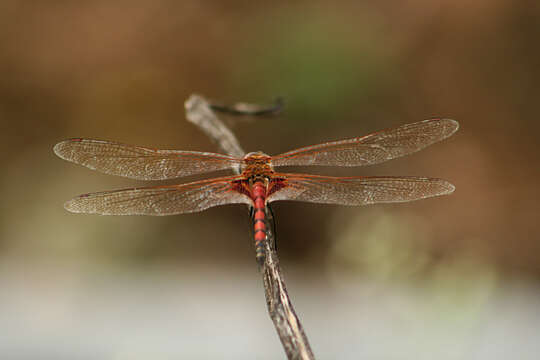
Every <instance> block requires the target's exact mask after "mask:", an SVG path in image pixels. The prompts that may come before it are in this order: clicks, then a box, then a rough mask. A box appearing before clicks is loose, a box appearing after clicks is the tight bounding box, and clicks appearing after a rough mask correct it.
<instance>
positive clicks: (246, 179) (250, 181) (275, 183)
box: [54, 118, 459, 263]
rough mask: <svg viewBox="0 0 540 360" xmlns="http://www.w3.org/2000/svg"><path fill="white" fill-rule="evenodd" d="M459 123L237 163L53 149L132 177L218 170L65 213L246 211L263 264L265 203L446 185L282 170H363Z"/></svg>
mask: <svg viewBox="0 0 540 360" xmlns="http://www.w3.org/2000/svg"><path fill="white" fill-rule="evenodd" d="M458 128H459V124H458V122H456V121H455V120H451V119H440V118H437V119H429V120H424V121H419V122H415V123H410V124H405V125H402V126H399V127H395V128H391V129H386V130H382V131H379V132H375V133H371V134H369V135H366V136H362V137H356V138H352V139H346V140H339V141H331V142H326V143H322V144H318V145H312V146H307V147H302V148H299V149H296V150H292V151H288V152H286V153H283V154H280V155H276V156H269V155H266V154H264V153H263V152H260V151H258V152H251V153H249V154H247V155H245V156H244V157H243V158H239V157H233V156H229V155H224V154H218V153H210V152H198V151H181V150H160V149H153V148H146V147H140V146H133V145H126V144H122V143H118V142H111V141H103V140H93V139H83V138H74V139H68V140H65V141H62V142H60V143H58V144H56V145H55V146H54V152H55V153H56V155H58V156H59V157H60V158H62V159H65V160H67V161H71V162H74V163H76V164H80V165H83V166H86V167H87V168H90V169H92V170H96V171H100V172H103V173H106V174H111V175H117V176H123V177H127V178H131V179H137V180H166V179H175V178H180V177H183V176H189V175H195V174H202V173H208V172H213V171H219V170H226V169H229V170H233V171H235V172H236V175H230V176H223V177H216V178H211V179H205V180H199V181H195V182H190V183H184V184H177V185H166V186H152V187H135V188H130V189H122V190H114V191H105V192H95V193H89V194H83V195H80V196H77V197H75V198H74V199H72V200H69V201H67V202H66V203H65V204H64V207H65V209H66V210H68V211H70V212H74V213H87V214H101V215H158V216H161V215H175V214H185V213H193V212H198V211H203V210H205V209H208V208H211V207H214V206H219V205H226V204H247V205H249V206H250V207H251V209H252V220H253V230H254V232H253V234H254V235H253V237H254V242H255V253H256V259H257V261H259V263H261V262H263V261H264V258H265V255H264V242H265V241H266V240H267V238H268V236H269V219H271V214H270V210H269V204H270V203H272V202H274V201H280V200H294V201H303V202H310V203H320V204H339V205H353V206H354V205H368V204H378V203H396V202H408V201H414V200H420V199H425V198H429V197H434V196H440V195H447V194H451V193H452V192H453V191H454V189H455V187H454V185H452V184H451V183H449V182H448V181H446V180H443V179H438V178H428V177H416V176H407V177H399V176H353V177H332V176H321V175H309V174H299V173H287V172H278V171H276V170H274V169H275V168H281V167H284V166H310V165H313V166H346V167H351V166H363V165H373V164H378V163H382V162H385V161H388V160H391V159H395V158H399V157H401V156H405V155H408V154H412V153H414V152H417V151H419V150H422V149H423V148H425V147H427V146H429V145H432V144H434V143H436V142H439V141H441V140H443V139H446V138H447V137H449V136H451V135H452V134H454V133H455V132H456V131H457V130H458Z"/></svg>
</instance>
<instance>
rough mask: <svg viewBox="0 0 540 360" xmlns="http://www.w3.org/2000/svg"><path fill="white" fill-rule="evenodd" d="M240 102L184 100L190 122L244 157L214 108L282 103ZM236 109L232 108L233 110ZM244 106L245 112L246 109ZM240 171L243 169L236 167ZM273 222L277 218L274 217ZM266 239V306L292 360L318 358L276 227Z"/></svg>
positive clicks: (260, 110)
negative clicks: (284, 269) (282, 262)
mask: <svg viewBox="0 0 540 360" xmlns="http://www.w3.org/2000/svg"><path fill="white" fill-rule="evenodd" d="M248 105H249V106H247V107H246V104H243V103H240V104H236V105H233V106H232V107H225V106H222V105H213V104H211V103H209V102H208V101H207V100H205V99H204V98H203V97H201V96H198V95H192V96H191V97H190V98H189V99H188V100H187V101H186V103H185V108H186V117H187V119H188V121H190V122H192V123H194V124H196V125H197V126H199V127H200V128H201V129H202V130H203V131H204V132H205V133H206V134H207V135H208V136H209V137H210V138H211V139H212V140H214V141H216V142H217V144H218V145H219V147H220V148H221V149H222V150H223V151H224V152H226V153H227V154H229V155H231V156H235V157H243V156H244V154H245V153H244V151H243V150H242V148H241V147H240V144H239V143H238V140H237V139H236V137H235V136H234V134H233V133H232V132H231V131H230V130H229V129H228V128H227V127H226V126H225V125H224V124H223V122H221V120H219V118H218V117H217V116H216V115H215V113H214V112H213V111H212V109H215V110H218V111H224V112H228V113H233V114H237V113H238V115H241V114H242V115H245V114H249V115H254V114H267V113H275V112H276V111H280V110H281V107H282V102H280V101H277V102H276V105H275V106H274V107H269V108H264V107H260V106H257V105H252V104H248ZM231 109H233V111H230V110H231ZM242 109H244V110H245V111H243V110H242ZM237 172H238V173H239V172H240V169H237ZM271 221H272V222H273V221H274V220H273V219H271ZM267 231H268V233H267V240H266V241H265V243H264V252H265V261H264V263H263V264H262V266H261V272H262V274H263V283H264V291H265V296H266V305H267V308H268V313H269V315H270V318H271V319H272V321H273V322H274V326H275V328H276V330H277V333H278V335H279V338H280V340H281V343H282V344H283V348H284V349H285V353H286V354H287V358H288V359H289V360H292V359H294V360H297V359H298V360H311V359H315V357H314V356H313V352H312V351H311V348H310V346H309V342H308V339H307V337H306V335H305V333H304V329H303V327H302V324H301V323H300V320H299V319H298V316H296V313H295V311H294V308H293V306H292V303H291V301H290V298H289V294H288V293H287V289H286V287H285V282H284V280H283V276H282V274H281V269H280V267H279V259H278V257H277V253H276V251H275V234H274V231H273V228H272V227H271V226H270V227H268V230H267Z"/></svg>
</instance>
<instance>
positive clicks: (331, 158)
mask: <svg viewBox="0 0 540 360" xmlns="http://www.w3.org/2000/svg"><path fill="white" fill-rule="evenodd" d="M458 128H459V124H458V122H457V121H455V120H450V119H431V120H424V121H420V122H416V123H412V124H406V125H403V126H400V127H397V128H393V129H388V130H383V131H380V132H376V133H373V134H370V135H366V136H363V137H359V138H354V139H348V140H340V141H333V142H328V143H324V144H319V145H313V146H308V147H304V148H301V149H297V150H293V151H289V152H286V153H284V154H281V155H277V156H273V157H272V160H271V161H272V165H273V166H289V165H328V166H360V165H371V164H377V163H381V162H384V161H387V160H390V159H395V158H398V157H400V156H404V155H408V154H411V153H414V152H416V151H419V150H422V149H423V148H425V147H426V146H429V145H431V144H433V143H436V142H438V141H441V140H443V139H445V138H447V137H449V136H451V135H452V134H453V133H455V132H456V131H457V129H458Z"/></svg>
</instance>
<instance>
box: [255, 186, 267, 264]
mask: <svg viewBox="0 0 540 360" xmlns="http://www.w3.org/2000/svg"><path fill="white" fill-rule="evenodd" d="M265 203H266V188H265V186H264V184H263V183H262V182H255V183H254V184H253V210H254V213H253V230H254V231H255V232H254V238H255V256H256V259H257V262H258V263H259V264H262V263H263V262H264V241H265V240H266V236H267V226H266V224H267V220H266V211H265V210H266V204H265Z"/></svg>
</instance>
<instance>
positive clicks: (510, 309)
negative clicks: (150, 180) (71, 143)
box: [0, 0, 540, 360]
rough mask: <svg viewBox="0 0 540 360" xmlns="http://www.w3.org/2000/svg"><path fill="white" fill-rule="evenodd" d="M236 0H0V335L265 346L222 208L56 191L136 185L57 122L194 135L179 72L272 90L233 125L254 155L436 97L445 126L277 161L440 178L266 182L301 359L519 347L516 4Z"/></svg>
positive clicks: (525, 111) (528, 177) (265, 354)
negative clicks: (402, 197) (288, 196)
mask: <svg viewBox="0 0 540 360" xmlns="http://www.w3.org/2000/svg"><path fill="white" fill-rule="evenodd" d="M249 4H250V5H246V4H244V3H243V2H237V1H228V2H199V1H181V2H179V1H172V0H171V1H164V0H161V1H153V2H147V1H139V0H136V1H115V2H111V1H94V2H91V3H88V4H86V5H83V4H81V3H79V2H65V1H49V2H23V1H3V2H1V4H0V28H1V31H0V79H1V81H0V124H2V131H1V132H0V137H1V140H2V141H1V142H0V165H1V169H2V170H1V171H0V196H1V199H2V202H1V204H2V205H1V206H0V358H1V359H25V360H26V359H60V360H62V359H89V360H90V359H91V360H94V359H113V360H120V359H122V360H123V359H276V358H284V353H283V350H282V349H281V345H280V344H279V340H278V338H277V335H276V334H275V332H274V329H273V325H272V323H271V321H270V319H269V317H268V314H267V313H266V307H265V301H264V295H263V289H262V281H261V279H260V276H259V274H258V273H257V270H256V264H255V260H254V251H253V247H252V244H251V239H250V238H249V231H248V230H249V219H248V216H247V213H246V209H245V208H244V207H242V206H224V207H219V208H213V209H210V210H208V211H205V212H203V213H198V214H190V215H182V216H173V217H162V218H152V217H100V216H83V215H73V214H69V213H67V212H65V211H64V210H63V208H62V204H63V202H64V201H66V200H68V199H69V198H71V197H73V196H75V195H77V194H81V193H85V192H91V191H100V190H106V189H115V188H121V187H131V186H140V185H142V184H143V183H142V182H137V181H131V180H126V179H121V178H116V177H112V176H106V175H102V174H98V173H94V172H92V171H90V170H88V169H86V168H83V167H79V166H75V165H73V164H70V163H67V162H65V161H62V160H60V159H58V158H57V157H55V156H54V154H53V152H52V147H53V146H54V144H55V143H56V142H58V141H60V140H62V139H65V138H69V137H90V138H98V139H107V140H116V141H120V142H124V143H131V144H138V145H143V146H153V147H160V148H168V149H182V150H200V151H215V150H216V148H215V147H214V145H213V144H212V143H211V142H210V141H209V140H208V139H207V138H205V136H204V135H203V134H202V133H200V132H199V131H198V130H197V129H196V128H195V127H194V126H193V125H191V124H189V123H188V122H186V121H185V120H184V108H183V102H184V100H185V99H186V98H187V97H188V96H189V95H190V94H191V93H193V92H198V93H201V94H203V95H205V96H208V97H209V98H213V99H217V100H223V101H226V102H232V101H237V100H244V101H252V102H270V101H271V100H272V99H273V98H274V97H275V96H283V97H284V98H285V100H286V109H285V112H284V113H283V114H282V115H280V116H279V117H275V118H264V119H256V120H255V119H245V121H241V122H240V123H237V124H236V125H235V126H234V131H235V132H236V134H237V135H238V138H239V140H240V142H241V144H242V146H243V147H244V148H245V149H246V150H248V151H256V150H262V151H264V152H266V153H268V154H277V153H280V152H284V151H288V150H291V149H294V148H297V147H301V146H306V145H311V144H316V143H319V142H323V141H329V140H337V139H341V138H348V137H355V136H361V135H364V134H367V133H369V132H372V131H376V130H380V129H383V128H387V127H392V126H398V125H401V124H404V123H408V122H415V121H419V120H423V119H427V118H430V117H433V116H444V117H449V118H454V119H456V120H458V121H459V122H460V124H461V129H460V130H459V132H458V133H457V134H456V135H454V136H453V137H452V138H450V139H448V140H446V141H444V142H442V143H440V144H436V145H434V146H432V147H431V148H428V149H426V150H424V151H422V152H421V153H418V154H415V155H413V156H410V157H407V158H403V159H399V160H394V161H391V162H389V163H387V164H382V165H378V166H373V167H367V168H356V169H354V168H351V169H338V168H326V167H325V168H315V169H307V168H298V169H290V170H291V171H293V170H294V171H306V172H307V171H311V172H312V173H318V174H326V175H336V176H337V175H343V176H354V175H420V176H432V177H441V178H445V179H448V180H449V181H451V182H452V183H454V184H455V185H456V188H457V190H456V192H455V193H454V194H453V195H452V196H450V197H441V198H435V199H429V200H425V201H421V202H415V203H409V204H396V205H384V206H372V207H363V208H345V207H339V206H326V205H315V204H302V203H293V202H280V203H276V205H275V206H274V212H275V215H276V219H277V236H278V253H279V255H280V258H281V260H282V267H283V270H284V275H285V278H286V280H287V285H288V288H289V291H290V295H291V297H292V299H293V301H294V305H295V307H296V309H297V312H298V314H299V316H300V318H301V319H302V321H303V324H304V326H305V329H306V332H307V335H308V337H309V339H310V341H311V344H312V347H313V350H314V352H315V355H316V356H317V358H320V359H363V358H365V359H510V358H516V359H536V358H538V353H539V352H540V345H539V342H538V334H540V312H539V311H538V309H540V281H539V280H540V255H539V254H540V235H539V234H540V226H539V224H538V223H539V219H540V207H539V205H538V200H539V199H540V191H539V187H538V178H539V175H540V170H539V161H538V159H539V149H540V143H539V141H538V130H539V129H540V122H539V119H538V96H539V88H538V84H539V83H540V66H539V65H540V50H539V48H538V36H539V35H540V7H539V5H536V4H535V3H533V2H513V1H509V0H495V1H492V0H490V1H487V0H486V1H475V2H470V1H462V0H458V1H453V2H445V1H413V2H401V1H390V2H385V3H384V5H373V4H372V2H365V3H364V2H353V1H351V2H334V1H332V2H330V1H328V2H326V1H297V2H294V3H292V4H291V2H271V3H269V2H262V1H261V2H258V1H254V2H250V3H249ZM526 4H527V5H526ZM210 176H212V174H211V175H209V176H208V177H210ZM198 178H201V177H193V178H188V179H180V180H178V181H177V182H184V181H190V180H194V179H198ZM171 183H174V181H173V182H171Z"/></svg>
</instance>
